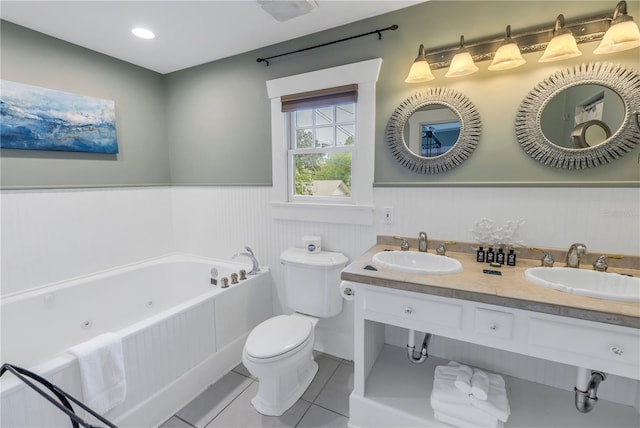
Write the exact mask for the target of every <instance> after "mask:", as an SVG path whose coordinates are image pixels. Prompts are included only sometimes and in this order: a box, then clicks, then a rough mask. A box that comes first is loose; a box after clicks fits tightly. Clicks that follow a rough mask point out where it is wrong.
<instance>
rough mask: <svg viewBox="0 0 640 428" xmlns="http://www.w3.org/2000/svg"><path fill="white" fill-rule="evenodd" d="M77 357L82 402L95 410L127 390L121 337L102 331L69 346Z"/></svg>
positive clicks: (118, 401)
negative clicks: (97, 334) (91, 337)
mask: <svg viewBox="0 0 640 428" xmlns="http://www.w3.org/2000/svg"><path fill="white" fill-rule="evenodd" d="M69 352H70V353H71V354H73V355H75V356H76V357H77V358H78V365H79V366H80V378H81V381H82V395H83V400H82V401H83V402H84V404H85V405H86V406H88V407H89V408H90V409H92V410H94V411H95V412H96V413H98V414H101V415H102V414H104V413H106V412H108V411H109V410H111V409H113V408H114V407H115V406H117V405H118V404H121V403H122V402H123V401H124V399H125V397H126V394H127V380H126V377H125V372H124V357H123V354H122V340H121V339H120V337H119V336H118V335H116V334H114V333H105V334H102V335H100V336H97V337H94V338H93V339H91V340H88V341H86V342H83V343H81V344H79V345H76V346H73V347H71V348H69Z"/></svg>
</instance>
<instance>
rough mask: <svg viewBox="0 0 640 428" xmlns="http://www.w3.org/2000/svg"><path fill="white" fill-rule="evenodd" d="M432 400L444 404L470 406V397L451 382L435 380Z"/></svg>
mask: <svg viewBox="0 0 640 428" xmlns="http://www.w3.org/2000/svg"><path fill="white" fill-rule="evenodd" d="M431 398H433V399H435V400H438V401H440V402H443V403H449V404H464V405H467V406H468V405H470V404H471V400H470V399H469V395H468V394H465V393H464V392H462V391H460V390H459V389H458V388H456V386H455V385H454V384H453V382H452V381H451V380H447V379H434V380H433V390H432V391H431Z"/></svg>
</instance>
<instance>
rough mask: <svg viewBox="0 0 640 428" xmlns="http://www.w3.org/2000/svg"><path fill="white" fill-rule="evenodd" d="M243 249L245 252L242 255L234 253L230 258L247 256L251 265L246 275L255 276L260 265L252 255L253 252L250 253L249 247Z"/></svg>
mask: <svg viewBox="0 0 640 428" xmlns="http://www.w3.org/2000/svg"><path fill="white" fill-rule="evenodd" d="M244 249H245V250H246V252H243V253H236V254H234V255H233V257H232V258H234V259H235V258H236V257H240V256H247V257H249V258H250V259H251V265H252V268H251V270H250V271H249V272H247V275H255V274H257V273H258V272H260V264H259V263H258V259H257V258H256V256H255V255H254V254H253V251H251V248H249V247H244Z"/></svg>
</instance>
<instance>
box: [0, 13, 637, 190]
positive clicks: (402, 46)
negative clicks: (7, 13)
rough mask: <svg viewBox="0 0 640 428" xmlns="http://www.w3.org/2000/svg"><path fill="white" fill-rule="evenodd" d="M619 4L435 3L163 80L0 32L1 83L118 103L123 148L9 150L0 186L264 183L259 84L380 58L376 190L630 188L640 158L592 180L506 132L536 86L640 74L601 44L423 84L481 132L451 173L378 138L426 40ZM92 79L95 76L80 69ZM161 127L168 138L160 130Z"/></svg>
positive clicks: (266, 136)
mask: <svg viewBox="0 0 640 428" xmlns="http://www.w3.org/2000/svg"><path fill="white" fill-rule="evenodd" d="M516 5H517V7H515V6H516ZM628 5H629V14H630V15H632V16H635V17H636V20H638V18H640V2H638V1H629V2H628ZM614 7H615V2H611V1H589V2H575V1H554V2H548V1H538V2H528V1H518V2H502V1H493V2H487V1H456V2H451V1H449V2H445V1H430V2H426V3H422V4H419V5H416V6H412V7H409V8H406V9H403V10H400V11H397V12H393V13H389V14H386V15H382V16H379V17H374V18H371V19H368V20H363V21H359V22H357V23H354V24H350V25H347V26H343V27H339V28H337V29H334V30H330V31H326V32H322V33H317V34H314V35H310V36H307V37H303V38H299V39H295V40H291V41H288V42H285V43H281V44H278V45H273V46H270V47H267V48H263V49H259V50H256V51H254V52H248V53H246V54H242V55H238V56H235V57H232V58H228V59H224V60H220V61H215V62H212V63H209V64H204V65H201V66H197V67H193V68H191V69H187V70H182V71H179V72H175V73H172V74H168V75H165V76H159V75H156V74H154V73H151V72H145V71H144V70H141V69H139V68H136V67H133V66H129V65H126V64H123V63H119V62H117V61H116V60H114V59H111V58H108V57H104V56H100V55H98V54H95V53H91V52H90V51H86V50H83V49H80V48H77V47H75V46H71V45H68V44H65V43H63V42H59V41H56V40H53V39H49V38H46V37H43V36H41V35H38V34H36V33H32V32H28V31H27V30H24V29H19V28H16V27H15V26H6V25H3V28H2V36H3V40H2V48H3V52H2V78H3V79H9V80H18V81H22V82H24V83H31V84H39V85H41V86H47V87H50V88H55V89H62V90H67V91H70V92H79V93H84V94H86V95H95V96H99V97H101V98H109V99H115V101H116V109H117V110H118V117H117V119H118V122H117V125H118V132H119V138H120V141H119V142H120V147H121V148H122V150H123V152H122V154H121V155H118V157H117V159H115V160H90V161H89V162H84V161H79V160H78V159H68V158H65V159H62V160H60V159H57V158H56V159H52V156H43V155H42V154H39V153H38V154H35V155H19V156H17V155H13V154H11V155H10V156H7V155H6V154H5V152H7V151H6V150H5V151H3V159H2V167H3V173H2V179H3V185H4V186H20V185H25V186H38V185H56V184H61V185H70V184H71V185H73V184H75V185H96V184H99V183H103V184H133V185H135V184H151V185H153V184H161V183H166V182H167V180H169V178H168V174H169V173H168V170H167V162H169V163H170V171H171V174H170V182H171V183H172V184H176V185H201V184H202V185H270V184H271V182H272V177H271V162H270V159H271V133H270V132H271V130H270V117H269V114H270V110H269V102H268V99H267V95H266V87H265V81H266V80H269V79H273V78H278V77H283V76H288V75H292V74H298V73H302V72H306V71H311V70H317V69H321V68H327V67H332V66H336V65H341V64H346V63H352V62H357V61H361V60H366V59H371V58H375V57H382V58H383V60H384V62H383V65H382V70H381V74H380V79H379V82H378V87H377V90H378V92H377V105H376V109H377V112H376V116H377V118H376V139H375V158H376V160H375V182H376V185H377V186H394V185H401V186H430V185H493V184H501V185H529V184H538V185H558V184H560V185H587V184H590V185H598V184H606V185H616V184H620V183H622V182H630V181H636V182H637V181H638V179H639V173H638V164H637V157H638V152H639V149H638V148H636V149H634V151H633V152H632V153H629V154H628V155H626V156H624V157H623V158H621V159H618V160H616V161H615V162H613V163H612V164H609V165H605V166H601V167H599V168H596V169H592V170H580V171H568V170H560V169H555V168H551V167H546V166H544V165H542V164H540V163H538V162H537V161H535V160H533V159H532V158H530V157H529V156H528V155H527V154H526V153H525V152H524V151H523V150H522V149H521V148H520V146H519V145H518V143H517V141H516V138H515V131H514V119H515V115H516V111H517V108H518V106H519V104H520V102H521V100H522V99H523V98H524V96H525V95H526V94H527V93H528V92H529V91H530V90H531V89H533V87H534V86H535V85H536V84H537V82H539V81H541V80H543V79H544V78H546V77H547V76H548V75H549V74H551V73H553V72H555V71H557V70H562V69H564V68H568V67H570V66H573V65H574V64H576V63H580V62H588V61H611V62H616V63H621V64H624V65H627V66H631V67H633V68H636V69H638V66H639V65H640V61H639V59H638V51H637V49H635V50H632V51H627V52H624V53H619V54H614V55H608V56H595V55H593V54H591V52H592V51H593V49H594V48H595V46H596V44H594V43H591V44H584V45H581V49H582V50H583V52H584V55H583V56H582V57H580V58H578V59H577V60H569V61H561V62H558V63H547V64H538V63H537V59H538V58H539V56H540V55H541V53H533V54H528V55H526V56H525V58H526V59H527V61H528V62H527V64H526V65H525V66H523V67H520V68H518V69H515V70H511V71H506V72H495V73H494V72H489V71H487V70H486V67H487V65H488V63H486V62H484V63H480V64H479V66H480V68H481V71H480V72H478V73H476V74H474V75H471V76H467V77H462V78H458V79H447V78H445V77H444V73H445V71H446V70H436V71H435V72H434V74H435V75H436V80H434V81H432V82H430V83H429V86H431V87H434V86H443V87H450V88H454V89H457V90H459V91H461V92H463V93H464V94H465V95H466V96H467V97H469V98H470V99H471V101H472V102H473V103H474V104H475V105H476V107H477V108H478V110H479V112H480V115H481V118H482V127H483V128H482V136H481V139H480V143H479V145H478V148H477V149H476V150H475V152H474V153H473V155H472V156H471V157H470V158H469V159H467V160H466V161H465V163H464V164H462V165H461V166H460V167H458V168H456V169H454V170H452V171H449V172H447V173H444V174H438V175H431V176H424V175H419V174H416V173H413V172H412V171H409V170H408V169H405V168H403V167H402V166H400V165H399V164H398V163H397V162H396V161H395V160H394V158H393V157H392V155H391V153H390V151H389V150H388V148H387V146H386V141H385V138H384V130H385V126H386V123H387V120H388V118H389V117H390V115H391V114H392V112H393V110H394V109H395V108H396V106H397V105H398V104H399V103H400V102H402V100H403V99H404V98H406V97H407V96H409V95H411V94H412V93H414V92H415V91H417V90H419V89H420V88H421V87H424V86H421V85H410V84H406V83H404V78H405V77H406V74H407V72H408V69H409V67H410V65H411V62H412V61H413V59H414V58H415V55H416V53H417V48H418V45H419V44H420V43H424V44H425V46H426V48H427V49H433V48H437V47H441V46H447V45H451V44H455V43H456V42H457V40H458V39H459V36H460V34H461V33H464V35H465V38H466V39H467V40H470V41H472V40H474V39H477V38H482V37H486V36H490V35H499V34H501V33H502V32H503V31H504V28H505V26H506V25H507V24H511V25H512V28H513V31H514V33H515V32H518V31H522V30H523V29H527V28H531V27H535V26H540V25H542V24H545V23H546V24H548V25H552V23H553V21H554V20H555V17H556V16H557V15H558V14H559V13H564V14H565V17H566V19H567V20H568V21H571V20H573V19H577V18H580V17H584V16H588V15H593V14H600V13H602V14H603V15H605V14H611V13H612V11H613V8H614ZM392 24H397V25H399V26H400V28H399V29H398V30H397V31H394V32H391V31H388V32H385V33H383V38H382V40H377V37H376V36H368V37H365V38H360V39H355V40H351V41H348V42H344V43H341V44H338V45H333V46H329V47H324V48H319V49H315V50H311V51H307V52H303V53H298V54H294V55H290V56H285V57H282V58H279V59H275V60H273V61H272V62H271V65H270V66H269V67H266V66H265V65H264V64H258V63H257V62H256V58H257V57H267V56H271V55H276V54H280V53H283V52H287V51H291V50H296V49H300V48H304V47H308V46H311V45H315V44H319V43H324V42H328V41H332V40H336V39H340V38H343V37H348V36H352V35H355V34H359V33H363V32H368V31H372V30H374V29H379V28H384V27H388V26H389V25H392ZM5 27H8V28H5ZM220 42H221V41H220ZM86 68H90V72H87V71H86V70H83V69H86ZM52 71H53V72H52ZM89 77H90V79H89ZM163 84H164V89H163ZM163 107H164V108H165V109H166V112H164V111H162V108H163ZM164 123H166V132H164V131H163V129H162V128H161V127H162V125H163V124H164ZM165 140H166V142H167V143H168V145H167V146H166V147H165ZM167 159H169V161H168V160H167ZM61 169H63V170H65V171H64V172H61V171H60V170H61ZM87 171H90V172H91V174H87Z"/></svg>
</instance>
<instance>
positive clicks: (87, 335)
mask: <svg viewBox="0 0 640 428" xmlns="http://www.w3.org/2000/svg"><path fill="white" fill-rule="evenodd" d="M212 268H216V269H217V271H218V284H217V285H213V284H211V273H210V272H211V269H212ZM240 269H245V270H247V271H248V270H249V269H250V267H249V266H248V265H247V264H242V263H235V262H231V261H222V260H214V259H207V258H200V257H194V256H185V255H170V256H166V257H161V258H157V259H153V260H149V261H145V262H141V263H137V264H133V265H128V266H125V267H122V268H118V269H115V270H110V271H107V272H101V273H99V274H95V275H90V276H86V277H83V278H79V279H74V280H70V281H65V282H62V283H56V284H52V285H48V286H44V287H41V288H38V289H36V290H32V291H28V292H25V293H19V294H16V295H12V296H9V297H6V298H3V301H2V307H1V309H0V310H1V312H0V314H1V317H2V318H1V321H2V323H1V328H2V331H1V333H2V336H1V339H2V348H1V351H0V353H1V356H2V363H11V364H14V365H17V366H20V367H23V368H27V369H30V370H31V371H33V372H35V373H37V374H39V375H41V376H43V377H45V378H47V379H48V380H49V381H51V382H52V383H54V384H55V385H57V386H59V387H60V388H62V389H63V390H65V391H66V392H68V393H69V394H71V395H73V396H74V397H76V398H78V399H80V400H82V387H81V384H80V372H79V368H78V362H77V359H76V358H75V357H74V356H72V355H71V354H70V353H68V352H67V350H68V349H69V347H71V346H73V345H75V344H78V343H82V342H84V341H86V340H89V339H91V338H93V337H95V336H97V335H100V334H103V333H107V332H113V333H116V334H118V335H119V336H120V337H121V338H122V344H123V354H124V362H125V372H126V377H127V397H126V400H125V402H124V403H122V404H120V405H118V406H116V407H115V408H113V409H112V410H110V411H109V412H107V413H106V414H105V415H104V416H105V417H106V418H107V419H108V420H110V421H111V422H113V423H114V424H116V425H118V426H120V427H127V426H128V427H152V426H157V425H159V424H160V423H162V422H163V421H164V420H166V419H167V418H168V417H170V416H171V415H172V414H173V413H175V411H177V410H178V409H180V408H181V407H182V406H183V405H185V404H186V403H187V402H189V401H190V400H191V399H193V398H194V397H195V396H196V395H198V394H199V393H200V392H201V391H203V390H204V389H205V388H206V387H207V386H208V385H209V384H211V383H213V382H215V381H216V380H218V379H219V378H220V377H222V376H223V375H224V374H225V373H227V372H228V371H229V370H230V369H232V368H233V367H234V366H235V365H237V364H238V363H239V362H240V361H241V359H242V348H243V346H244V342H245V340H246V337H247V335H248V334H249V332H251V330H252V329H253V328H254V327H255V326H256V325H258V324H259V323H260V322H262V321H264V320H265V319H267V318H269V317H270V316H272V305H271V274H270V273H269V271H268V269H264V268H263V269H262V272H261V273H259V274H257V275H252V276H248V277H247V279H245V280H242V281H239V283H238V284H230V285H229V287H228V288H221V281H220V279H221V278H222V277H227V278H229V277H230V276H231V273H238V272H239V271H240ZM229 283H231V281H229ZM0 390H1V409H0V410H1V420H0V426H3V427H23V426H24V427H45V426H46V427H69V426H71V424H70V422H69V418H68V417H67V416H66V415H64V413H62V412H61V411H60V410H58V409H57V408H56V407H54V406H53V405H52V404H51V403H49V402H48V401H47V400H45V399H44V398H42V397H41V396H39V395H38V394H37V393H35V392H34V391H32V390H31V389H30V388H28V387H26V386H25V385H24V384H23V383H22V382H20V381H19V380H18V379H16V378H15V377H14V376H13V375H11V374H10V373H6V374H5V375H4V376H3V377H2V378H1V380H0ZM77 413H78V414H79V415H80V416H81V417H85V416H86V415H85V414H84V413H82V412H77Z"/></svg>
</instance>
